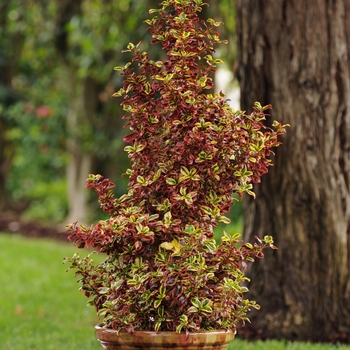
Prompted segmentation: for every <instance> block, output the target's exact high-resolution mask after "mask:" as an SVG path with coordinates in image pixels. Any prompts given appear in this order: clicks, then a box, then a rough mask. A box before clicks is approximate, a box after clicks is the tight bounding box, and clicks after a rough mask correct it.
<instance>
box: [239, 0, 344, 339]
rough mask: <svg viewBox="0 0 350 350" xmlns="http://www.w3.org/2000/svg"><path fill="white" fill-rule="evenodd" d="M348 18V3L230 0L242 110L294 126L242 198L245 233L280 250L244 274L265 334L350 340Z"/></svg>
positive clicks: (254, 317)
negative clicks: (262, 110) (267, 111)
mask: <svg viewBox="0 0 350 350" xmlns="http://www.w3.org/2000/svg"><path fill="white" fill-rule="evenodd" d="M349 18H350V1H348V0H332V1H330V0H314V1H305V0H259V1H253V0H237V31H238V45H239V79H240V85H241V106H242V108H243V109H248V110H249V109H250V106H251V105H252V104H253V103H254V101H260V102H261V103H262V104H268V103H271V104H272V105H273V111H272V112H271V120H270V121H268V122H271V121H272V118H275V119H277V120H279V121H281V122H282V123H290V124H291V128H290V129H289V130H288V132H287V135H285V137H284V138H283V140H282V142H283V145H282V146H281V147H280V148H279V149H278V151H277V152H276V157H275V158H274V160H273V162H274V164H275V166H274V167H273V168H271V170H270V173H269V174H268V175H266V176H265V177H263V179H262V183H261V184H259V185H258V186H256V187H255V192H256V195H257V199H256V200H252V199H251V198H248V199H247V200H246V202H245V205H246V208H245V228H244V238H245V239H248V240H253V236H254V235H257V236H264V235H265V234H271V235H272V236H274V238H275V242H276V245H277V246H278V250H277V251H274V252H268V254H266V256H265V259H263V260H261V261H257V262H256V263H255V264H253V265H252V266H251V268H250V271H249V276H250V278H251V279H252V282H251V284H250V298H252V299H255V300H257V301H258V303H259V304H260V305H261V310H260V311H258V312H254V313H252V314H251V315H250V316H251V320H252V323H253V325H254V326H256V327H257V328H259V329H260V332H261V331H262V332H263V334H264V335H266V336H268V337H274V338H287V339H299V340H314V341H321V340H334V339H336V340H337V339H342V338H345V337H346V336H348V337H349V336H350V191H349V185H350V158H349V155H350V153H349V152H350V69H349V62H350V25H349V23H348V19H349ZM348 339H349V338H348Z"/></svg>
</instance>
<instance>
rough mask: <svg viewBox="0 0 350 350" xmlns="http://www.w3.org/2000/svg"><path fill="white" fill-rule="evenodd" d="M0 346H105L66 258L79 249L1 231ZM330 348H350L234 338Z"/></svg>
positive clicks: (242, 345) (255, 346)
mask: <svg viewBox="0 0 350 350" xmlns="http://www.w3.org/2000/svg"><path fill="white" fill-rule="evenodd" d="M0 247H1V253H0V269H1V273H0V349H6V350H34V349H35V350H53V349H55V350H57V349H62V350H101V349H102V347H100V345H99V344H98V343H97V341H96V340H95V337H94V332H93V326H94V324H96V323H97V322H98V321H97V318H96V316H95V313H94V310H93V309H92V308H88V307H86V301H87V300H86V298H85V297H83V296H82V295H80V294H79V292H78V288H79V286H78V284H77V283H76V280H75V279H74V278H73V272H72V271H70V272H69V273H66V272H65V271H66V267H67V266H65V265H63V264H62V260H63V258H64V257H65V256H71V255H73V254H74V252H76V251H77V249H76V248H75V247H73V246H71V245H69V244H63V243H58V242H56V241H49V240H35V239H27V238H24V237H21V236H19V235H13V234H12V235H10V234H0ZM236 349H237V350H238V349H244V350H263V349H266V350H281V349H287V350H328V349H349V350H350V346H335V345H333V346H332V345H327V344H326V345H320V344H305V343H289V342H277V341H270V342H255V343H249V342H245V341H241V340H238V339H237V340H235V341H234V342H233V343H232V345H231V347H230V350H236Z"/></svg>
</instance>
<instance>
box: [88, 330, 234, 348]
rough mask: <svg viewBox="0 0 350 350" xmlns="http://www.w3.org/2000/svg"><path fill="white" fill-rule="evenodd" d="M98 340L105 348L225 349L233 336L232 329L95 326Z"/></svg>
mask: <svg viewBox="0 0 350 350" xmlns="http://www.w3.org/2000/svg"><path fill="white" fill-rule="evenodd" d="M95 334H96V338H97V339H98V341H99V342H100V343H101V345H102V347H103V348H104V349H105V350H116V349H119V350H120V349H122V350H136V349H137V350H140V349H141V350H142V349H143V350H163V349H167V350H168V349H172V350H183V349H186V350H195V349H203V350H212V349H217V350H226V349H227V348H228V345H229V343H230V342H231V341H232V340H233V338H234V337H235V333H234V332H232V331H225V330H219V331H211V332H200V333H188V334H187V335H186V333H180V334H179V333H176V332H148V331H135V332H134V334H128V333H123V332H120V333H119V334H117V332H116V331H114V330H113V329H108V328H103V327H102V326H96V327H95Z"/></svg>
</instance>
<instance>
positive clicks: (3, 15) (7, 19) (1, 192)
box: [0, 0, 23, 212]
mask: <svg viewBox="0 0 350 350" xmlns="http://www.w3.org/2000/svg"><path fill="white" fill-rule="evenodd" d="M17 5H18V4H17V1H15V0H13V1H11V0H7V1H4V2H2V3H1V4H0V71H1V74H0V212H1V211H3V210H5V209H8V207H9V206H10V201H9V195H8V192H7V190H6V186H5V179H6V177H7V174H8V172H9V169H10V167H11V163H12V159H13V156H14V146H13V144H12V143H11V141H10V140H9V138H8V135H7V132H8V130H9V128H10V127H11V122H10V120H9V117H8V109H9V108H10V107H11V106H12V105H13V104H15V103H16V102H17V101H18V100H19V99H20V95H19V94H18V93H16V92H15V90H14V89H13V86H12V85H13V82H12V79H13V77H14V76H15V75H16V73H17V64H18V58H19V55H20V52H21V49H22V44H23V33H22V32H21V29H20V28H21V27H20V25H21V24H22V22H23V17H22V16H21V15H20V14H19V13H16V12H13V7H14V6H17Z"/></svg>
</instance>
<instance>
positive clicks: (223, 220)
mask: <svg viewBox="0 0 350 350" xmlns="http://www.w3.org/2000/svg"><path fill="white" fill-rule="evenodd" d="M218 221H219V222H223V223H224V224H229V223H230V222H231V219H229V218H228V217H226V216H225V215H221V216H219V217H218Z"/></svg>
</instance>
